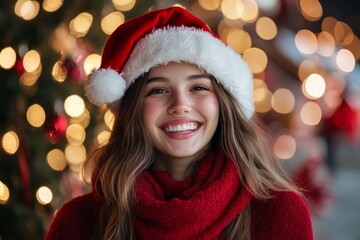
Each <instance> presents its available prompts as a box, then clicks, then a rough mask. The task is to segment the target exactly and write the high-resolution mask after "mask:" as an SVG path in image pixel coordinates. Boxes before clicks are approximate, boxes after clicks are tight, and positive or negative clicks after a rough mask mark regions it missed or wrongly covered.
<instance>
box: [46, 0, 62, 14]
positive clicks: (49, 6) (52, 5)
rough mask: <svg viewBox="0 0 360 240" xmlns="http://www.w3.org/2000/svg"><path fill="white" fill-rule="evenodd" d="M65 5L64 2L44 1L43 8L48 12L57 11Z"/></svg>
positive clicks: (60, 0) (56, 0)
mask: <svg viewBox="0 0 360 240" xmlns="http://www.w3.org/2000/svg"><path fill="white" fill-rule="evenodd" d="M63 3H64V0H44V1H43V4H42V7H43V9H44V10H45V11H47V12H55V11H57V10H58V9H59V8H60V7H61V6H62V5H63Z"/></svg>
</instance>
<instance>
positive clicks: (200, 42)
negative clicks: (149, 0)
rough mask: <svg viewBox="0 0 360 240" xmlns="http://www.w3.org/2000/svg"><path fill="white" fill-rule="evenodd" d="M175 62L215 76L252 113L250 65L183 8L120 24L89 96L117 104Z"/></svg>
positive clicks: (88, 84)
mask: <svg viewBox="0 0 360 240" xmlns="http://www.w3.org/2000/svg"><path fill="white" fill-rule="evenodd" d="M172 61H174V62H187V63H192V64H195V65H197V66H198V67H199V68H200V69H202V70H204V71H205V72H207V73H208V74H210V75H212V76H214V77H215V79H216V80H217V81H218V82H219V83H220V84H221V85H222V86H223V87H224V88H225V89H227V90H228V91H229V92H230V93H231V94H233V95H234V97H235V98H236V99H237V100H238V102H239V103H240V105H241V107H242V110H243V112H244V114H245V115H246V117H247V118H250V117H251V116H252V115H253V113H254V104H253V82H252V74H251V71H250V69H249V67H248V65H247V64H246V62H245V61H244V60H243V59H242V58H241V56H240V55H239V54H238V53H236V52H235V51H234V50H233V49H232V48H230V47H228V46H226V45H225V44H224V43H223V42H222V41H221V40H220V39H219V38H218V37H217V36H216V35H215V34H214V33H212V32H211V30H210V28H209V27H208V26H207V25H206V23H204V22H203V21H202V20H200V19H199V18H197V17H195V16H193V15H191V14H190V13H189V12H188V11H187V10H186V9H184V8H181V7H170V8H167V9H162V10H155V11H151V12H148V13H146V14H144V15H142V16H140V17H137V18H134V19H132V20H130V21H128V22H126V23H124V24H122V25H120V26H119V27H118V28H117V29H116V30H115V31H114V32H113V33H112V34H111V35H110V36H109V38H108V40H107V41H106V44H105V46H104V49H103V53H102V62H101V66H100V68H99V69H96V70H93V71H92V72H91V73H90V74H89V76H88V79H87V81H86V83H85V92H86V95H87V97H88V98H89V100H90V101H91V102H92V103H94V104H96V105H102V104H114V103H115V102H117V101H118V100H120V99H121V98H122V97H123V96H124V93H125V91H126V90H127V88H128V87H129V86H130V85H131V84H132V83H133V82H134V81H135V80H136V79H137V78H138V77H139V76H141V75H142V74H144V73H146V72H148V71H149V70H150V69H151V68H152V67H154V66H157V65H164V64H167V63H169V62H172Z"/></svg>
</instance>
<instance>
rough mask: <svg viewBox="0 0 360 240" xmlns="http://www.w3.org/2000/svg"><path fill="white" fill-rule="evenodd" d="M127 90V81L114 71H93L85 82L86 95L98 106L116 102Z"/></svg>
mask: <svg viewBox="0 0 360 240" xmlns="http://www.w3.org/2000/svg"><path fill="white" fill-rule="evenodd" d="M125 90H126V83H125V80H124V79H123V78H122V76H121V74H119V73H118V72H117V71H115V70H113V69H97V70H93V71H92V72H91V73H90V75H89V76H88V78H87V80H86V82H85V94H86V96H87V97H88V98H89V100H90V101H91V102H92V103H94V104H96V105H102V104H110V103H113V102H116V101H117V100H119V99H121V98H122V97H123V96H124V93H125Z"/></svg>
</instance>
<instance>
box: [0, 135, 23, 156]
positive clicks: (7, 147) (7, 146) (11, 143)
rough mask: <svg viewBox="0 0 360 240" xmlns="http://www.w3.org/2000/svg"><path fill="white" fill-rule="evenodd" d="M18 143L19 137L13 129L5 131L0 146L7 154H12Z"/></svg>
mask: <svg viewBox="0 0 360 240" xmlns="http://www.w3.org/2000/svg"><path fill="white" fill-rule="evenodd" d="M19 145H20V141H19V137H18V135H17V134H16V133H15V132H14V131H9V132H6V133H5V134H4V135H3V137H2V139H1V146H2V148H3V149H4V151H5V152H6V153H8V154H14V153H16V151H17V150H18V148H19Z"/></svg>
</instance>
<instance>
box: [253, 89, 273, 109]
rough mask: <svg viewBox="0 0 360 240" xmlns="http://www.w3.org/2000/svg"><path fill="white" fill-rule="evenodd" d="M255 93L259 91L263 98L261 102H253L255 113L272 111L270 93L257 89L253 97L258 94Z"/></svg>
mask: <svg viewBox="0 0 360 240" xmlns="http://www.w3.org/2000/svg"><path fill="white" fill-rule="evenodd" d="M257 91H260V92H261V93H260V94H263V96H262V97H261V98H262V99H261V101H256V102H254V105H255V111H256V112H258V113H266V112H269V111H270V110H271V109H272V106H271V99H272V93H271V92H270V91H269V90H267V91H264V90H263V89H261V88H257V89H255V92H254V96H256V95H257V94H258V93H257Z"/></svg>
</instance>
